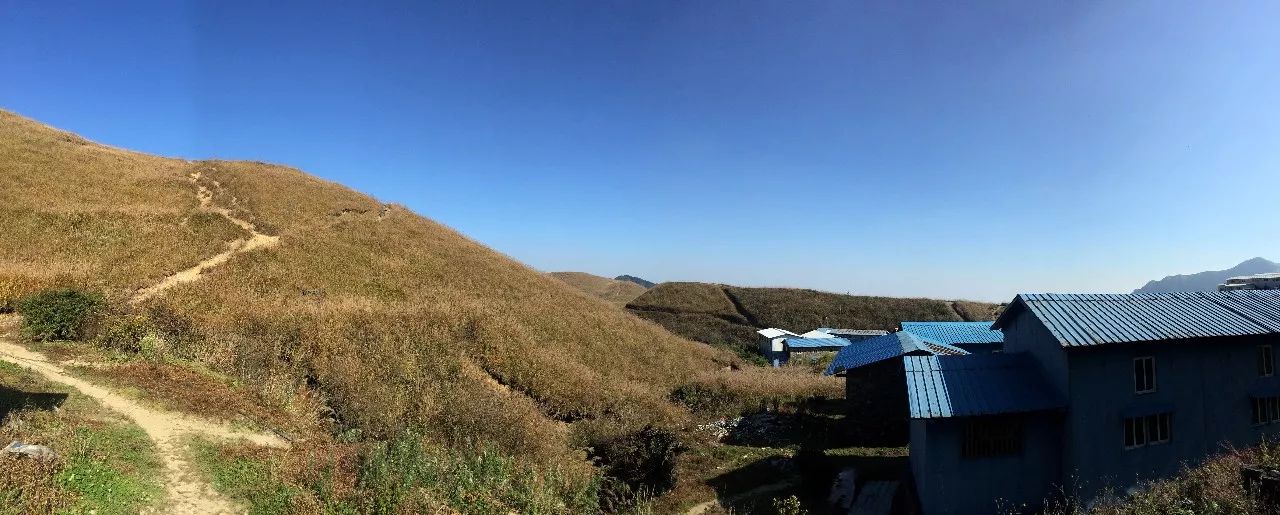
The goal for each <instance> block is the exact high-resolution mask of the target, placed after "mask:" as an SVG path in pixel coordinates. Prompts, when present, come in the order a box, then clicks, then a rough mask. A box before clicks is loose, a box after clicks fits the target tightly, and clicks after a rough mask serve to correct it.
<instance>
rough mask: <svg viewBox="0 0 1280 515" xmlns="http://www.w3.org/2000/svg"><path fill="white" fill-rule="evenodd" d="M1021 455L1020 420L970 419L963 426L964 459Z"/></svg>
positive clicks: (1013, 418)
mask: <svg viewBox="0 0 1280 515" xmlns="http://www.w3.org/2000/svg"><path fill="white" fill-rule="evenodd" d="M1018 454H1022V419H1021V418H1017V417H983V418H976V419H970V420H969V421H968V422H966V423H965V426H964V448H963V449H962V453H961V455H962V456H964V457H965V458H991V457H996V456H1015V455H1018Z"/></svg>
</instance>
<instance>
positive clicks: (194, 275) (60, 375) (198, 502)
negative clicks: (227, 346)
mask: <svg viewBox="0 0 1280 515" xmlns="http://www.w3.org/2000/svg"><path fill="white" fill-rule="evenodd" d="M189 178H190V180H191V182H192V183H193V184H195V186H196V198H197V199H198V200H199V202H200V209H202V210H205V211H210V212H214V213H218V214H220V215H222V216H223V217H225V218H226V219H227V220H229V221H231V223H234V224H236V225H237V226H239V227H240V228H241V229H244V230H245V231H247V232H248V233H249V237H248V238H247V239H238V240H235V241H232V242H230V243H228V244H227V247H228V250H227V251H226V252H222V253H220V254H217V255H215V256H212V257H210V258H208V259H205V260H203V261H201V262H200V263H199V264H197V265H196V266H194V267H191V268H188V269H186V270H183V271H181V272H178V273H175V274H173V275H170V276H169V277H166V278H165V279H164V280H162V281H160V282H159V283H157V284H155V285H153V286H150V287H147V288H143V289H141V290H139V291H138V292H137V293H136V294H135V295H134V296H133V297H132V298H131V299H130V302H131V303H139V302H142V301H145V300H147V299H149V298H151V297H154V296H155V295H157V294H159V293H161V292H163V291H165V290H167V289H169V288H172V287H174V286H177V285H179V284H183V283H188V282H192V281H196V280H198V279H200V276H201V274H202V273H204V272H205V271H207V270H209V269H210V268H214V267H216V266H219V265H221V264H223V263H226V262H227V261H228V260H230V259H231V258H232V257H233V256H235V255H236V254H240V253H244V252H249V251H252V250H256V249H260V248H265V247H270V246H272V245H275V244H277V243H279V241H280V238H279V237H278V236H268V235H265V234H262V233H260V232H258V231H257V228H256V227H254V225H253V224H251V223H249V222H247V221H244V220H241V219H239V218H236V217H235V216H234V214H233V213H232V212H231V210H230V209H227V208H223V207H219V206H216V205H214V204H213V192H212V191H211V190H209V188H207V187H205V186H204V185H202V184H200V178H201V176H200V173H199V172H195V173H192V174H191V175H190V176H189ZM213 184H214V186H215V187H220V185H218V183H217V182H214V183H213ZM10 318H16V317H10ZM13 321H15V320H3V319H0V322H13ZM0 325H10V326H11V325H13V324H12V323H9V324H0ZM0 328H2V327H0ZM0 359H3V360H5V361H10V362H13V363H15V364H17V365H19V366H22V367H24V368H27V369H29V370H32V371H35V372H37V373H39V374H40V375H42V376H44V377H45V378H46V379H49V380H50V381H53V382H56V383H61V384H64V385H67V386H69V387H71V388H75V389H76V390H77V391H79V392H80V393H81V394H83V395H85V396H87V397H91V398H93V399H94V400H96V401H98V402H99V403H101V404H102V405H103V406H106V407H107V408H108V409H111V410H113V411H116V412H118V413H120V414H122V415H124V416H126V417H128V418H130V419H132V420H133V421H134V423H136V424H138V426H139V427H141V428H142V430H143V431H145V432H146V433H147V436H149V437H150V438H151V439H152V440H153V441H154V442H155V444H156V448H157V450H158V452H159V454H160V458H161V460H162V461H163V463H164V467H165V491H166V492H167V497H168V504H167V505H166V506H165V508H164V509H165V511H166V512H168V513H181V514H234V513H244V512H245V510H244V509H243V508H240V507H238V506H236V504H235V503H233V502H231V501H230V500H229V499H227V498H225V497H223V496H222V495H220V494H218V493H217V492H216V491H214V490H213V488H212V487H211V486H210V485H209V484H208V483H207V482H205V481H203V480H202V479H201V477H200V472H199V471H198V470H196V467H195V464H194V463H192V461H191V458H190V453H189V451H188V450H187V449H186V445H185V442H186V440H187V439H188V438H189V437H191V436H202V437H209V438H215V439H224V440H247V441H249V442H252V443H254V444H257V445H261V446H268V447H281V448H283V447H288V446H289V443H288V442H286V441H285V440H284V439H283V438H281V437H279V436H277V435H274V434H268V433H255V432H248V431H242V430H239V429H235V428H232V427H230V426H228V425H226V424H221V423H217V422H211V421H208V420H202V419H199V418H196V417H192V416H190V415H185V414H182V413H174V412H168V411H161V410H156V409H152V408H149V407H146V406H143V405H142V404H140V403H138V402H137V401H135V400H132V399H129V398H126V397H123V396H121V395H119V394H117V393H115V392H112V391H111V390H109V389H107V388H104V387H102V386H99V385H96V384H93V383H90V382H88V381H85V380H83V379H79V378H77V377H75V376H73V375H71V374H69V373H67V371H66V370H64V369H63V368H62V367H61V366H59V365H58V364H56V363H54V362H52V361H50V360H49V359H48V358H46V357H45V356H44V355H42V354H40V353H38V352H35V351H32V350H29V349H27V348H25V347H23V346H21V345H18V344H17V343H15V342H14V341H13V339H12V337H11V335H8V334H3V333H0Z"/></svg>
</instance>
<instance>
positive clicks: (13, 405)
mask: <svg viewBox="0 0 1280 515" xmlns="http://www.w3.org/2000/svg"><path fill="white" fill-rule="evenodd" d="M66 400H67V394H65V393H39V392H24V391H22V390H15V389H13V388H9V387H6V386H3V385H0V420H4V418H5V417H7V416H9V413H11V412H14V411H17V410H21V409H27V408H31V409H38V410H51V409H54V408H57V407H59V406H62V403H63V402H66Z"/></svg>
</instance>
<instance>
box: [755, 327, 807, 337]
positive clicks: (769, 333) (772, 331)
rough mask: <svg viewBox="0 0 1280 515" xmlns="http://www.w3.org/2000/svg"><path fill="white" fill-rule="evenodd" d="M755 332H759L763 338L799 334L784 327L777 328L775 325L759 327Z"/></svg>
mask: <svg viewBox="0 0 1280 515" xmlns="http://www.w3.org/2000/svg"><path fill="white" fill-rule="evenodd" d="M756 332H757V333H759V334H760V336H763V337H765V338H777V337H779V336H800V335H798V334H796V333H793V332H791V331H788V330H786V329H778V328H776V327H770V328H767V329H761V330H759V331H756Z"/></svg>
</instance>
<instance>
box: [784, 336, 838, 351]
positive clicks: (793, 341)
mask: <svg viewBox="0 0 1280 515" xmlns="http://www.w3.org/2000/svg"><path fill="white" fill-rule="evenodd" d="M783 341H784V342H786V343H787V346H788V347H791V348H792V349H816V348H824V347H844V346H847V345H849V340H846V339H844V338H787V339H785V340H783Z"/></svg>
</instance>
